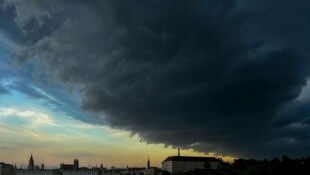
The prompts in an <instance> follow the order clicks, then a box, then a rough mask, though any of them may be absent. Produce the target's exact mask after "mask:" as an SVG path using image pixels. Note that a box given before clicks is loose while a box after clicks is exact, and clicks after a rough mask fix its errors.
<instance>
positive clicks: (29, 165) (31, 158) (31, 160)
mask: <svg viewBox="0 0 310 175" xmlns="http://www.w3.org/2000/svg"><path fill="white" fill-rule="evenodd" d="M27 169H28V170H33V169H34V161H33V157H32V154H31V156H30V159H29V164H28V167H27Z"/></svg>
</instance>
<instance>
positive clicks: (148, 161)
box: [147, 157, 151, 169]
mask: <svg viewBox="0 0 310 175" xmlns="http://www.w3.org/2000/svg"><path fill="white" fill-rule="evenodd" d="M150 167H151V166H150V157H147V169H149V168H150Z"/></svg>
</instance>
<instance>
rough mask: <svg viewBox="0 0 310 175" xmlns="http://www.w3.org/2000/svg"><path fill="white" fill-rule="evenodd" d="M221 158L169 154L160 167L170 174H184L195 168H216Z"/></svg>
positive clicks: (219, 164)
mask: <svg viewBox="0 0 310 175" xmlns="http://www.w3.org/2000/svg"><path fill="white" fill-rule="evenodd" d="M220 166H221V160H220V159H217V158H215V157H189V156H170V157H167V158H166V159H165V160H164V161H163V162H162V169H163V170H164V171H168V172H170V173H171V174H184V173H186V172H188V171H193V170H195V169H206V168H211V169H218V168H220Z"/></svg>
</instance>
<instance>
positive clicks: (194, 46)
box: [5, 0, 310, 156]
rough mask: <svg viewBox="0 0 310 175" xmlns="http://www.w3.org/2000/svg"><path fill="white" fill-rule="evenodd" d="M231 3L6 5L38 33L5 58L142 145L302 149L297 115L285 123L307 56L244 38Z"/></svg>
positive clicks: (240, 16) (270, 152)
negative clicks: (67, 88)
mask: <svg viewBox="0 0 310 175" xmlns="http://www.w3.org/2000/svg"><path fill="white" fill-rule="evenodd" d="M5 2H6V1H5ZM7 2H9V1H7ZM74 2H75V1H74ZM235 2H236V1H232V0H227V1H215V0H209V1H202V0H196V1H151V0H146V1H142V0H141V1H139V0H135V1H115V0H114V1H112V0H111V1H108V0H106V1H91V2H84V1H79V2H75V3H73V1H65V2H64V1H53V4H52V6H50V5H49V3H51V2H49V1H33V3H32V4H31V3H30V4H29V2H27V3H23V2H21V1H16V2H15V1H10V3H7V4H6V6H8V7H11V8H13V9H15V10H16V18H15V21H16V23H17V25H18V26H19V27H20V28H21V29H22V31H23V32H25V33H26V34H27V35H28V36H27V37H29V38H31V36H32V35H34V34H33V33H34V32H33V30H38V31H39V32H38V33H39V34H38V33H36V34H35V36H34V37H33V38H35V39H34V40H33V43H34V44H29V46H28V47H27V48H26V49H25V50H24V51H22V52H18V53H15V54H14V56H13V59H14V60H15V61H17V62H24V61H25V60H28V59H37V60H41V61H42V62H43V63H44V64H46V66H47V67H48V71H49V73H50V74H51V75H52V76H55V77H57V78H58V79H59V80H60V81H62V82H63V83H65V84H68V85H78V86H79V87H82V88H80V90H81V93H82V94H83V101H82V108H83V109H84V110H87V111H90V112H93V113H94V114H95V115H96V116H97V117H99V118H102V119H104V120H105V121H106V122H107V123H109V125H110V126H112V127H116V128H121V129H126V130H129V131H132V132H133V133H134V134H138V135H139V136H141V137H142V140H145V141H147V142H149V143H164V144H166V145H172V146H179V147H183V148H193V149H195V150H197V151H202V152H216V153H219V154H230V155H231V154H233V155H237V156H258V155H260V156H274V155H279V154H290V155H295V156H296V155H303V154H309V149H307V148H308V147H309V144H310V143H309V138H310V136H309V134H305V132H307V133H309V132H308V131H309V130H310V128H309V125H308V124H307V121H308V118H306V116H307V113H308V111H307V110H305V113H303V112H302V113H303V115H299V114H298V115H299V116H300V117H299V120H298V121H297V120H287V117H285V116H284V114H285V112H284V111H285V109H286V108H285V107H286V106H294V105H293V103H295V100H296V98H297V97H298V96H299V95H300V93H301V90H302V87H303V86H305V85H306V80H307V77H308V76H309V71H307V70H308V65H309V61H308V59H307V58H306V56H307V54H305V52H304V51H301V50H299V49H298V48H301V46H300V47H298V48H297V47H292V45H291V43H289V41H291V40H290V39H289V38H288V39H286V40H283V41H285V42H286V43H287V44H282V45H280V44H279V45H277V47H271V46H270V44H269V43H270V42H271V43H272V42H274V43H277V42H278V41H277V40H276V39H274V38H272V37H270V36H266V37H265V38H262V39H263V41H261V40H260V39H259V38H255V37H254V36H255V35H256V34H255V33H256V32H257V33H259V32H258V29H259V28H258V29H257V30H256V29H253V28H251V27H249V26H248V25H250V24H253V22H252V21H251V19H248V18H246V17H247V15H246V14H245V11H247V9H250V10H249V11H251V10H253V9H251V8H250V6H249V4H242V5H243V6H242V10H240V9H239V8H240V7H239V8H237V6H236V5H235ZM239 3H240V1H239V2H238V5H239V6H241V5H240V4H239ZM288 4H289V3H288ZM8 7H7V8H8ZM50 7H57V8H50ZM26 9H28V11H27V12H28V13H27V15H26V16H25V15H23V14H24V13H25V10H26ZM32 9H33V10H32ZM68 10H69V11H70V10H71V11H72V13H66V12H68ZM293 12H295V11H293ZM293 12H292V13H293ZM247 13H248V14H252V15H256V16H259V15H261V13H259V12H257V13H256V12H255V13H254V12H247ZM279 13H280V12H279ZM60 14H61V15H60ZM263 14H265V12H264V13H263ZM292 15H293V14H292ZM268 17H269V16H268ZM59 18H61V19H59ZM270 18H272V16H270ZM54 20H56V21H58V22H55V21H54ZM268 20H271V19H268ZM274 22H277V21H274ZM55 23H57V24H59V25H56V26H57V27H56V28H53V29H49V30H48V31H47V34H46V35H45V34H44V30H43V29H42V28H44V26H49V24H55ZM31 24H32V25H31ZM255 25H256V24H255ZM259 25H262V24H259ZM288 25H289V24H288ZM25 26H28V27H25ZM31 26H35V27H33V28H32V27H31ZM41 26H42V27H41ZM29 29H31V30H29ZM42 32H43V33H42ZM274 32H275V33H276V31H274ZM304 32H306V31H304ZM287 33H290V31H287ZM260 34H262V33H260ZM307 34H308V33H307ZM249 35H251V36H252V39H249V38H245V37H247V36H249ZM38 38H39V39H38ZM279 38H281V37H280V36H279ZM293 38H295V37H293ZM268 39H270V41H268ZM267 41H268V42H267ZM279 41H280V40H279ZM264 42H265V43H267V44H266V45H262V44H260V43H264ZM278 43H280V42H278ZM274 45H275V44H274ZM301 45H303V44H301ZM288 47H290V48H288ZM291 108H293V107H291ZM292 110H293V111H299V110H298V108H294V109H292ZM296 115H297V113H296ZM293 118H294V117H293ZM284 121H288V122H284ZM279 123H283V124H279ZM284 123H285V124H284ZM258 148H259V149H258Z"/></svg>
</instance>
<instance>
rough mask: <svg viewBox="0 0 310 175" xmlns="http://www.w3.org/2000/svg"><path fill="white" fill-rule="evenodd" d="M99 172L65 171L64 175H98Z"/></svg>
mask: <svg viewBox="0 0 310 175" xmlns="http://www.w3.org/2000/svg"><path fill="white" fill-rule="evenodd" d="M98 174H99V172H98V171H97V170H77V171H70V170H69V171H63V172H62V175H98Z"/></svg>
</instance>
